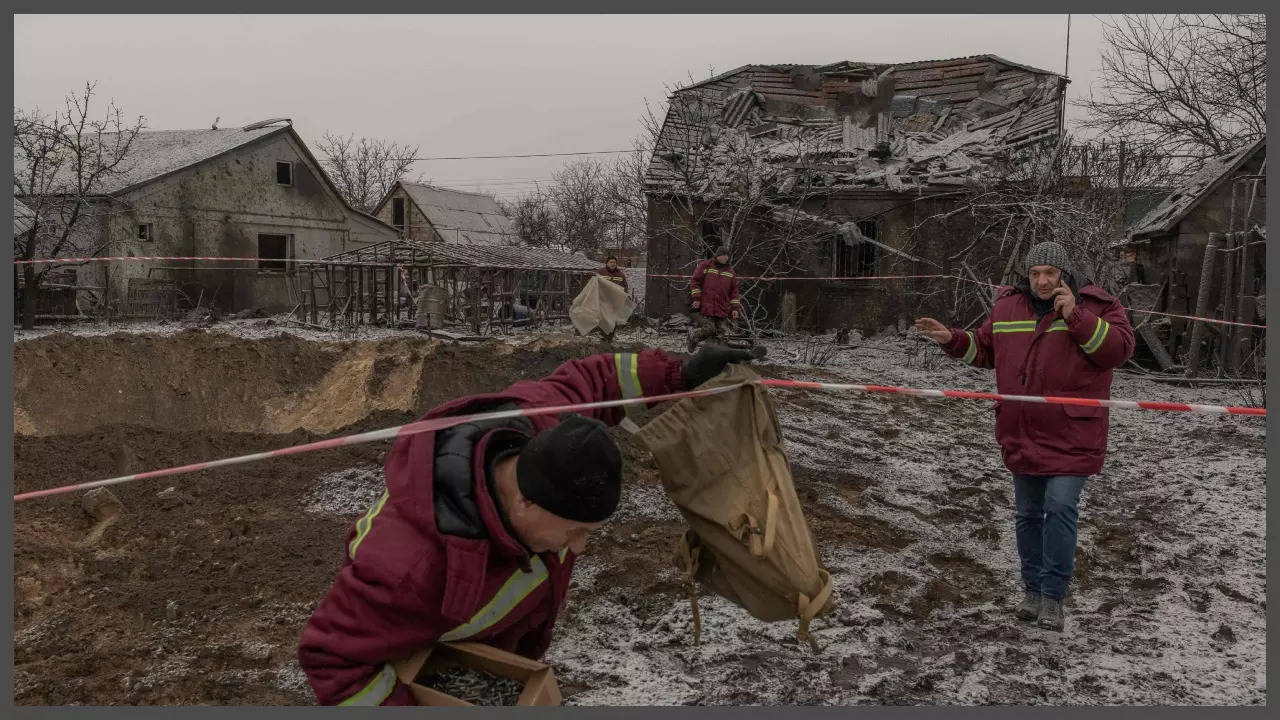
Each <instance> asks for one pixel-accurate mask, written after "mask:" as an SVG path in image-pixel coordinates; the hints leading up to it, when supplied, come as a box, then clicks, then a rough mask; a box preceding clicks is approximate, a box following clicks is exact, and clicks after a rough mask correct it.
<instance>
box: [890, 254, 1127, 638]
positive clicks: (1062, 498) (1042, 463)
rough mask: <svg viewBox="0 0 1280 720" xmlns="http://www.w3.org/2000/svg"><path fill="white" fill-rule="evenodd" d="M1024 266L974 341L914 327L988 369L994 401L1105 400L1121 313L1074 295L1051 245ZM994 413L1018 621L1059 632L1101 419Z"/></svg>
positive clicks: (1101, 298)
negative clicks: (1016, 576)
mask: <svg viewBox="0 0 1280 720" xmlns="http://www.w3.org/2000/svg"><path fill="white" fill-rule="evenodd" d="M1025 268H1026V272H1027V277H1026V278H1024V279H1022V280H1021V281H1019V283H1018V285H1017V286H1016V287H1004V288H1001V289H1000V291H999V293H998V295H997V298H996V302H995V307H993V308H992V310H991V315H990V316H989V317H988V318H987V320H986V322H985V323H983V325H982V326H981V327H980V328H978V330H977V331H976V332H970V331H966V330H960V329H955V328H953V329H948V328H946V327H945V326H943V325H942V323H940V322H938V321H937V320H934V319H933V318H920V319H919V320H916V323H915V325H916V329H918V330H920V331H921V332H922V333H923V334H924V335H926V336H927V337H929V338H930V339H931V340H933V341H934V342H936V343H938V344H940V345H941V346H942V349H943V351H944V352H946V353H947V354H948V355H950V356H952V357H956V358H961V359H963V360H964V361H965V362H967V363H969V364H970V365H974V366H976V367H983V368H994V369H995V371H996V389H997V391H998V392H1000V393H1004V394H1013V395H1056V396H1061V397H1082V398H1095V399H1107V398H1109V397H1110V396H1111V377H1112V371H1113V370H1114V369H1115V368H1118V367H1120V366H1121V365H1123V364H1124V363H1125V361H1127V360H1128V359H1129V358H1130V356H1132V355H1133V344H1134V340H1133V330H1132V328H1130V326H1129V319H1128V316H1127V315H1126V311H1125V308H1124V306H1123V305H1121V304H1120V302H1119V301H1118V300H1116V299H1115V298H1114V297H1112V296H1110V295H1108V294H1107V293H1106V292H1105V291H1104V290H1102V289H1101V288H1099V287H1098V286H1097V285H1094V284H1093V283H1091V282H1089V281H1087V280H1086V281H1085V282H1084V284H1083V285H1079V284H1078V283H1077V281H1076V278H1075V276H1074V275H1073V274H1072V272H1071V269H1070V268H1071V263H1070V262H1069V261H1068V258H1067V251H1066V249H1064V248H1063V247H1062V246H1061V245H1059V244H1058V243H1055V242H1044V243H1040V244H1038V245H1036V246H1035V247H1033V248H1031V251H1030V252H1028V253H1027V257H1026V262H1025ZM995 414H996V441H997V442H998V443H999V444H1000V453H1001V455H1002V457H1003V459H1004V464H1005V467H1007V468H1009V470H1010V471H1011V472H1012V473H1013V487H1014V497H1015V500H1016V505H1017V510H1016V514H1015V523H1014V527H1015V531H1016V535H1017V544H1018V555H1019V557H1020V559H1021V565H1022V583H1023V587H1024V590H1025V592H1024V595H1023V599H1022V602H1021V603H1019V604H1018V606H1017V609H1016V610H1015V614H1016V615H1017V617H1018V618H1019V619H1022V620H1034V621H1035V622H1036V624H1037V625H1038V626H1039V627H1042V628H1046V629H1050V630H1057V631H1061V630H1062V628H1063V626H1064V622H1065V620H1064V614H1063V608H1062V603H1063V600H1064V599H1065V598H1066V596H1067V585H1068V583H1069V582H1070V580H1071V574H1072V572H1073V570H1074V568H1075V552H1076V521H1077V517H1078V514H1079V502H1080V492H1081V490H1082V489H1083V488H1084V484H1085V479H1086V478H1087V477H1088V476H1090V475H1094V474H1096V473H1097V472H1098V471H1100V470H1101V469H1102V463H1103V461H1104V460H1105V459H1106V454H1107V424H1108V414H1107V409H1106V408H1102V407H1091V406H1083V405H1050V404H1039V403H1030V402H998V403H996V406H995Z"/></svg>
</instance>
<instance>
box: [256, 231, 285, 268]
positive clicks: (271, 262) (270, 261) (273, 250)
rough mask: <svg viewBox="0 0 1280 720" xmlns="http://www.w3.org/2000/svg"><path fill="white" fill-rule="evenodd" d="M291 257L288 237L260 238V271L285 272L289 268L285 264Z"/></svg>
mask: <svg viewBox="0 0 1280 720" xmlns="http://www.w3.org/2000/svg"><path fill="white" fill-rule="evenodd" d="M288 257H289V236H288V235H259V236H258V271H259V272H273V273H275V272H284V271H285V269H286V268H287V267H288V263H286V262H285V260H286V259H288Z"/></svg>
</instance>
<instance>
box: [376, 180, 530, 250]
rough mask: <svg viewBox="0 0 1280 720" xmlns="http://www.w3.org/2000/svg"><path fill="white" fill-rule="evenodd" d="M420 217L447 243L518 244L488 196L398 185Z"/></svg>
mask: <svg viewBox="0 0 1280 720" xmlns="http://www.w3.org/2000/svg"><path fill="white" fill-rule="evenodd" d="M400 185H401V187H403V188H404V190H405V192H406V193H408V195H409V197H410V198H411V199H412V200H413V202H414V204H415V205H417V206H418V209H419V210H421V211H422V214H423V215H425V216H426V217H427V219H428V220H429V221H431V224H432V225H433V226H435V228H436V230H437V232H439V234H440V237H442V238H443V239H444V240H445V241H446V242H449V243H466V244H471V245H508V244H512V243H516V242H519V237H518V235H517V234H516V231H515V226H514V225H513V224H512V223H511V219H510V218H508V217H507V216H506V215H504V214H502V210H501V209H500V208H499V207H498V203H497V202H496V201H495V200H494V199H493V198H492V197H489V196H488V195H480V194H477V193H469V192H462V191H461V190H451V189H449V188H441V187H434V186H431V185H419V184H416V183H407V182H401V183H400Z"/></svg>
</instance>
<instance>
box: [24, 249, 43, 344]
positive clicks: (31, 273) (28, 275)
mask: <svg viewBox="0 0 1280 720" xmlns="http://www.w3.org/2000/svg"><path fill="white" fill-rule="evenodd" d="M22 279H23V281H24V282H25V283H26V287H25V288H23V291H22V327H23V329H24V330H31V329H32V328H34V327H35V326H36V298H38V297H39V296H40V288H39V286H38V285H36V269H35V267H34V266H31V265H23V266H22Z"/></svg>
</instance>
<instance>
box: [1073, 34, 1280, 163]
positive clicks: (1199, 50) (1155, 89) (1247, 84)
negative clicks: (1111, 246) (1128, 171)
mask: <svg viewBox="0 0 1280 720" xmlns="http://www.w3.org/2000/svg"><path fill="white" fill-rule="evenodd" d="M1104 25H1105V29H1104V31H1103V45H1104V46H1103V51H1102V58H1101V59H1102V66H1101V77H1102V79H1101V82H1100V87H1099V88H1098V90H1097V92H1096V93H1091V94H1090V97H1089V98H1088V99H1087V100H1084V101H1081V102H1080V103H1079V105H1080V106H1081V107H1083V108H1084V109H1086V110H1087V111H1088V118H1087V120H1086V121H1085V122H1084V123H1083V127H1086V128H1090V129H1093V130H1096V131H1098V132H1099V133H1100V134H1101V135H1102V136H1104V137H1111V138H1113V139H1124V140H1126V141H1128V143H1129V144H1130V145H1131V146H1133V147H1138V146H1146V147H1148V148H1158V149H1160V150H1162V151H1164V152H1166V153H1170V154H1184V155H1187V156H1188V159H1189V160H1190V161H1191V162H1190V163H1188V167H1187V168H1186V170H1189V171H1194V170H1195V169H1196V168H1197V167H1198V163H1199V161H1202V160H1203V159H1205V158H1209V157H1213V156H1217V155H1222V154H1224V153H1227V152H1230V151H1231V150H1234V149H1236V148H1239V147H1241V146H1243V145H1246V144H1248V143H1250V142H1252V141H1254V140H1256V139H1257V138H1259V137H1261V136H1263V135H1265V134H1266V130H1267V125H1266V104H1267V74H1266V72H1267V69H1266V64H1267V44H1266V17H1265V16H1264V15H1226V14H1212V15H1171V16H1156V15H1122V16H1120V17H1119V18H1117V19H1114V20H1112V21H1109V22H1104Z"/></svg>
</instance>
